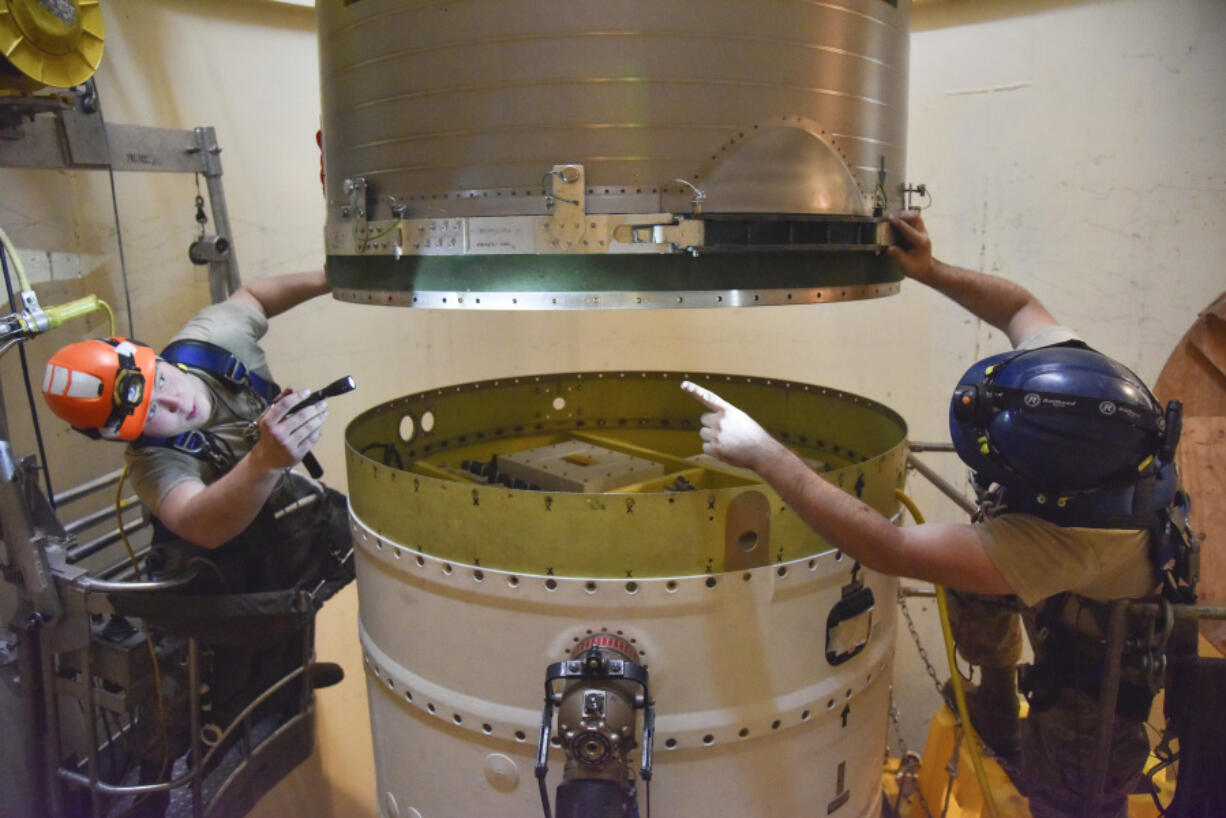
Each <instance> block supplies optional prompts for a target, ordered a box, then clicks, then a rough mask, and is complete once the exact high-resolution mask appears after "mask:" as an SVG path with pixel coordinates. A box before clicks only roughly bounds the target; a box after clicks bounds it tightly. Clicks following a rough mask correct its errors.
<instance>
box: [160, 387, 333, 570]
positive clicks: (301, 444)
mask: <svg viewBox="0 0 1226 818" xmlns="http://www.w3.org/2000/svg"><path fill="white" fill-rule="evenodd" d="M307 394H308V393H307V392H305V391H303V392H286V393H283V394H282V396H281V397H280V398H279V399H278V400H277V401H276V402H275V403H274V404H273V405H272V406H270V407H268V410H267V411H265V412H264V414H263V416H261V418H260V421H259V424H260V439H259V440H258V441H257V442H256V444H255V446H253V447H252V448H251V451H250V452H248V453H247V455H246V456H245V457H243V458H242V459H241V460H239V461H238V462H237V463H235V464H234V467H233V468H231V469H230V471H228V472H226V474H225V475H223V476H222V477H221V478H220V479H218V480H216V481H215V482H213V483H210V484H208V485H207V486H206V485H205V484H204V483H202V482H200V481H199V480H190V481H187V482H184V483H179V484H178V485H177V486H175V487H174V488H172V489H171V490H170V491H169V492H167V493H166V496H165V497H163V498H162V499H161V500H160V501H159V502H158V507H157V509H156V510H155V511H154V513H155V514H156V515H157V516H158V519H160V520H161V521H162V522H163V523H165V524H166V526H167V527H169V528H170V530H171V531H173V532H174V533H175V534H177V535H179V536H180V537H182V538H183V539H185V540H187V541H189V542H193V543H195V544H197V545H201V546H204V547H205V548H216V547H217V546H219V545H222V544H223V543H226V542H228V541H229V540H231V539H233V538H234V537H237V536H238V535H239V534H241V533H242V532H243V530H244V529H245V528H247V526H249V525H251V523H252V522H254V521H255V518H256V515H257V514H259V513H260V509H261V508H263V506H264V503H265V502H266V501H267V500H268V497H269V495H271V494H272V491H273V489H274V488H276V486H277V482H278V481H279V480H280V479H281V475H282V474H283V473H284V472H285V470H286V469H289V468H291V467H293V466H294V465H296V464H297V463H298V462H299V461H300V460H302V458H303V457H304V456H306V453H307V452H309V451H310V450H311V447H312V446H314V445H315V444H316V443H317V442H319V437H320V435H321V434H322V432H323V424H324V421H325V420H326V419H327V417H328V406H327V404H326V403H323V402H320V403H317V404H315V405H314V406H311V407H308V408H307V409H304V410H303V411H301V412H298V413H295V414H293V415H289V414H288V412H289V410H290V409H292V408H293V407H294V406H295V405H296V404H298V403H299V402H301V401H302V400H303V399H304V398H305V397H306V396H307Z"/></svg>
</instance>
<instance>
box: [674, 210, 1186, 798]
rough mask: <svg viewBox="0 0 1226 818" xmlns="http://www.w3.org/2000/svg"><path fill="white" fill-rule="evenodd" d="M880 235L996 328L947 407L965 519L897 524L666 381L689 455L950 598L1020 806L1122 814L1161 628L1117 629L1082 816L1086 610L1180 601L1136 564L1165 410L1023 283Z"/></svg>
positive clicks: (988, 724)
mask: <svg viewBox="0 0 1226 818" xmlns="http://www.w3.org/2000/svg"><path fill="white" fill-rule="evenodd" d="M891 222H892V224H893V226H894V228H895V230H896V232H897V234H898V236H899V238H900V245H899V246H896V247H891V248H890V251H889V252H890V256H891V258H893V259H894V261H895V263H897V264H898V265H899V267H900V268H901V269H902V270H903V272H904V273H905V274H906V275H907V276H908V277H910V278H913V279H915V280H916V281H919V282H921V283H923V284H926V285H928V286H930V287H932V288H934V289H936V290H937V291H938V292H941V293H943V294H945V295H946V296H948V297H950V298H952V299H953V300H954V301H956V302H957V303H959V304H961V305H962V306H963V307H965V308H966V309H967V310H969V311H970V312H971V313H973V314H974V315H976V316H977V317H979V318H980V319H982V320H984V321H986V322H988V323H989V324H991V325H992V326H994V327H997V328H998V329H1000V330H1001V331H1003V332H1004V333H1005V334H1006V335H1007V336H1008V338H1009V340H1010V342H1012V344H1013V347H1014V349H1013V351H1012V352H1009V353H1005V354H1002V355H994V356H992V357H990V358H987V359H985V360H984V361H980V362H979V363H977V364H975V365H974V366H972V367H971V369H970V370H969V371H968V372H967V373H966V374H965V375H964V376H963V377H962V379H961V380H960V382H959V384H958V386H957V388H956V389H955V392H954V396H953V400H952V401H951V407H950V431H951V434H952V436H953V440H954V445H955V448H956V450H957V452H958V454H959V456H960V457H961V458H962V459H963V461H965V462H966V464H967V465H968V466H970V467H971V469H972V470H973V477H974V483H975V487H976V491H977V493H978V496H979V500H980V512H979V514H978V515H976V517H975V520H974V522H972V523H970V524H953V523H927V524H925V525H917V526H910V527H906V528H900V527H897V526H895V525H893V524H891V523H890V521H889V520H887V519H886V518H885V517H883V516H882V515H881V514H879V513H877V512H876V511H874V510H873V509H871V508H869V507H868V506H867V505H865V504H864V503H862V502H860V501H859V500H858V499H857V498H855V497H854V496H852V495H850V494H848V493H847V492H845V491H842V490H841V489H839V488H837V487H836V486H834V485H832V484H830V483H829V482H827V481H825V480H823V479H822V478H821V477H820V476H819V475H818V474H817V473H816V472H814V471H813V469H812V468H811V467H810V466H809V465H808V464H806V463H805V462H804V461H803V460H801V459H800V458H799V457H797V456H796V455H795V454H794V453H793V452H792V451H791V450H789V449H788V448H786V447H785V446H784V445H783V444H781V443H780V442H778V441H777V440H775V439H774V438H772V437H771V436H770V435H769V434H768V433H767V432H766V431H765V430H763V429H762V427H761V426H759V425H758V424H757V423H756V422H755V421H753V420H752V419H751V418H749V417H748V416H747V415H746V414H745V413H744V412H742V411H740V410H739V409H737V408H736V407H735V406H732V405H731V404H729V403H727V402H726V401H724V400H723V399H722V398H720V397H719V396H717V395H715V394H714V393H712V392H710V391H709V390H706V389H704V388H702V387H699V386H697V385H695V384H692V383H689V382H687V383H686V384H684V385H683V386H682V388H683V389H685V390H686V391H687V392H689V393H690V394H692V395H693V396H694V397H695V398H697V399H698V400H699V401H701V402H702V403H703V404H705V405H706V406H707V408H708V409H709V410H710V411H709V412H707V413H706V414H704V415H703V416H702V423H703V428H702V430H701V432H700V435H701V437H702V440H703V450H704V451H705V452H706V453H708V454H711V455H714V456H716V457H718V458H720V459H721V460H724V461H725V462H728V463H730V464H732V465H736V466H742V467H747V468H750V469H753V470H754V471H756V472H757V473H758V474H759V475H761V476H762V478H763V479H764V480H765V481H766V482H767V483H769V484H770V485H771V486H772V487H773V488H774V489H775V490H776V491H778V492H779V494H780V496H781V497H782V498H783V499H784V500H785V501H786V502H787V503H788V504H789V505H790V506H791V507H792V508H793V509H794V510H795V511H796V512H797V513H798V514H800V515H801V517H802V518H803V519H804V520H805V521H806V522H807V523H808V524H809V525H810V526H812V527H813V528H814V529H815V530H816V531H817V532H818V533H819V534H820V535H821V536H822V537H823V538H825V539H826V540H827V541H828V542H830V543H831V544H833V545H835V546H836V547H838V548H839V549H840V550H842V551H843V552H845V553H847V554H849V555H850V556H852V557H853V558H855V559H856V560H858V561H859V562H860V563H862V564H863V565H864V566H866V567H868V568H870V569H872V570H875V571H879V572H882V573H886V574H894V575H898V576H906V577H912V578H915V579H920V580H927V581H930V582H933V583H937V584H940V585H944V586H946V587H948V588H950V589H952V590H954V591H957V592H959V593H957V594H955V595H954V596H955V604H954V605H952V606H951V607H952V608H953V610H954V614H955V616H954V627H955V635H956V638H957V641H958V649H959V652H961V653H962V654H963V656H964V657H965V658H966V659H967V660H968V661H969V662H971V663H972V664H976V665H978V666H979V667H980V684H979V686H978V687H976V688H974V689H972V690H971V691H970V694H971V695H970V696H969V697H968V698H969V699H970V705H971V706H970V709H971V718H972V721H973V722H974V724H975V726H976V728H977V729H978V730H979V732H980V734H981V736H982V737H983V738H984V740H985V741H986V742H987V743H988V745H989V746H990V747H991V748H992V749H993V750H994V751H995V752H996V753H997V755H998V756H1000V757H1002V758H1005V759H1009V758H1015V757H1016V756H1017V755H1018V754H1019V751H1020V755H1021V761H1022V768H1023V769H1022V775H1021V777H1020V780H1019V781H1018V782H1017V783H1018V785H1019V788H1020V789H1022V791H1023V793H1024V794H1025V795H1027V797H1028V798H1029V799H1030V806H1031V811H1032V813H1033V814H1034V815H1035V816H1036V818H1044V816H1085V815H1092V814H1093V815H1101V816H1111V817H1112V818H1116V816H1121V815H1124V814H1126V809H1127V804H1126V800H1127V795H1128V793H1129V792H1130V791H1131V790H1132V788H1133V786H1134V785H1135V784H1136V782H1137V780H1138V778H1139V776H1140V774H1141V770H1142V766H1143V765H1144V762H1145V759H1146V757H1147V755H1148V751H1149V744H1148V741H1147V738H1146V735H1145V730H1144V721H1145V719H1146V718H1147V716H1148V713H1149V706H1150V703H1151V700H1152V697H1153V694H1154V693H1155V692H1156V690H1157V689H1158V687H1159V686H1160V684H1161V675H1160V671H1159V672H1157V673H1155V672H1154V671H1153V670H1152V668H1154V667H1160V666H1161V657H1162V644H1161V639H1160V637H1161V636H1164V634H1162V633H1161V631H1162V629H1161V628H1160V627H1158V626H1156V624H1155V623H1154V622H1153V621H1152V617H1151V618H1150V619H1149V620H1148V621H1146V620H1145V619H1144V617H1142V618H1138V619H1136V620H1135V621H1133V620H1130V621H1129V623H1128V627H1129V645H1130V647H1129V649H1128V651H1126V654H1125V657H1124V670H1123V673H1122V679H1121V682H1120V684H1119V686H1118V690H1116V691H1114V693H1113V695H1114V696H1115V698H1116V700H1117V705H1116V708H1115V711H1116V714H1115V719H1114V725H1113V729H1112V731H1111V735H1110V752H1109V756H1108V764H1107V769H1106V775H1105V784H1104V787H1103V792H1102V796H1101V798H1100V799H1098V803H1099V805H1100V807H1099V811H1098V812H1097V813H1095V812H1093V808H1092V805H1093V803H1094V802H1095V798H1096V792H1095V790H1096V784H1097V782H1095V781H1091V779H1092V778H1094V775H1093V774H1092V770H1091V767H1092V766H1093V763H1092V756H1093V753H1094V748H1095V745H1096V738H1097V732H1096V728H1097V724H1098V712H1099V693H1100V685H1101V680H1102V668H1103V666H1104V664H1105V662H1104V658H1105V656H1104V650H1103V648H1102V643H1103V640H1104V637H1105V633H1106V612H1107V610H1108V609H1107V606H1106V605H1105V604H1104V603H1106V602H1107V601H1109V600H1116V599H1139V598H1144V597H1149V596H1154V595H1156V594H1157V593H1158V592H1159V591H1160V590H1161V589H1164V588H1165V591H1166V592H1167V595H1168V596H1174V597H1180V596H1181V595H1183V597H1186V596H1188V595H1190V593H1191V589H1190V587H1189V586H1188V584H1187V582H1186V581H1185V582H1183V583H1181V582H1180V580H1179V575H1180V572H1179V571H1176V570H1160V566H1161V567H1162V568H1163V569H1170V568H1171V562H1172V561H1168V560H1166V557H1165V556H1164V557H1163V559H1161V560H1158V559H1155V558H1154V555H1155V554H1156V553H1159V552H1161V553H1163V554H1164V555H1165V554H1166V552H1165V551H1163V549H1160V548H1158V547H1157V543H1156V542H1155V540H1156V539H1161V538H1159V537H1157V535H1156V534H1154V533H1152V532H1155V531H1157V522H1158V520H1159V518H1160V515H1163V514H1165V513H1167V511H1168V509H1169V508H1171V507H1173V505H1174V504H1175V499H1176V497H1177V480H1176V477H1175V472H1174V467H1173V465H1172V461H1173V453H1174V443H1175V440H1176V438H1177V430H1175V429H1173V430H1172V431H1171V433H1169V434H1168V432H1167V429H1166V427H1167V425H1168V418H1167V416H1166V415H1165V414H1164V412H1163V411H1162V409H1161V407H1160V406H1159V405H1158V403H1157V401H1156V400H1155V399H1154V397H1153V396H1152V395H1151V394H1150V392H1149V390H1148V389H1147V388H1146V387H1145V384H1144V383H1143V382H1142V381H1141V380H1140V379H1139V378H1137V376H1136V375H1134V374H1133V373H1132V372H1130V371H1129V370H1128V369H1126V368H1125V367H1123V366H1122V365H1120V364H1118V363H1116V362H1115V361H1112V360H1111V359H1109V358H1107V357H1106V356H1104V355H1102V354H1101V353H1098V352H1096V351H1094V350H1092V349H1090V348H1089V347H1088V346H1087V345H1086V344H1085V343H1084V342H1083V341H1082V340H1081V339H1080V338H1078V336H1077V335H1076V334H1075V333H1074V332H1072V331H1071V330H1069V329H1067V328H1065V327H1062V326H1060V324H1059V323H1058V322H1057V321H1056V320H1055V319H1054V318H1053V317H1052V315H1051V313H1049V312H1048V311H1047V309H1046V308H1044V306H1043V305H1042V304H1041V303H1040V302H1039V301H1038V300H1037V299H1036V298H1035V297H1034V296H1033V295H1032V294H1031V293H1029V292H1028V291H1027V290H1025V289H1024V288H1023V287H1020V286H1018V285H1017V284H1014V283H1013V282H1010V281H1007V280H1005V279H1002V278H998V277H996V276H991V275H985V274H982V273H977V272H973V271H971V270H966V269H963V268H959V267H954V266H952V265H949V264H945V263H943V262H941V261H938V260H937V259H935V258H933V256H932V251H931V243H930V241H929V237H928V234H927V232H926V229H925V227H924V223H923V220H922V219H921V218H920V216H919V214H918V212H908V213H904V214H902V215H901V216H895V217H892V218H891ZM1175 419H1176V416H1172V418H1171V420H1172V421H1174V420H1175ZM1170 425H1171V426H1173V427H1177V425H1178V424H1177V423H1176V422H1171V423H1170ZM1162 519H1163V520H1165V519H1166V518H1165V517H1162ZM1188 550H1191V549H1190V548H1189V549H1188ZM1174 561H1177V560H1174ZM1191 573H1192V572H1191V571H1185V572H1184V574H1186V575H1189V576H1190V575H1191ZM1019 608H1020V610H1021V611H1022V612H1023V614H1024V619H1025V623H1026V625H1027V629H1028V633H1029V634H1030V637H1031V643H1032V646H1033V647H1034V649H1035V657H1036V661H1035V664H1034V665H1033V666H1032V667H1031V668H1030V670H1029V672H1028V674H1027V676H1026V678H1025V680H1024V687H1025V689H1026V693H1027V698H1028V699H1029V702H1030V713H1029V716H1028V718H1027V719H1026V720H1025V722H1024V724H1022V725H1019V721H1018V710H1019V705H1018V697H1017V684H1016V678H1017V674H1016V664H1017V661H1018V659H1019V658H1020V655H1021V632H1020V627H1019V625H1018V616H1017V612H1018V610H1019Z"/></svg>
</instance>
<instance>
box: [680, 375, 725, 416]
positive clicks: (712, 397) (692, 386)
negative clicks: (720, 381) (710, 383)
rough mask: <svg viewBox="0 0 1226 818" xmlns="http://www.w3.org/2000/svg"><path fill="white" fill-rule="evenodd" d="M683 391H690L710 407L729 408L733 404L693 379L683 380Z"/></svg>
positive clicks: (695, 397) (716, 408)
mask: <svg viewBox="0 0 1226 818" xmlns="http://www.w3.org/2000/svg"><path fill="white" fill-rule="evenodd" d="M681 391H683V392H686V393H688V394H689V395H690V396H691V397H693V398H694V399H695V400H697V401H698V402H699V403H702V404H704V405H705V406H706V407H707V408H708V409H715V410H720V409H727V408H728V407H729V406H730V405H731V404H729V403H728V401H726V400H724V399H723V398H721V397H720V396H719V395H717V394H715V393H714V392H712V391H711V390H710V389H705V388H703V387H701V386H699V385H698V384H696V383H694V382H693V381H682V382H681Z"/></svg>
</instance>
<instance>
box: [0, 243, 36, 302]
mask: <svg viewBox="0 0 1226 818" xmlns="http://www.w3.org/2000/svg"><path fill="white" fill-rule="evenodd" d="M0 244H3V245H4V249H5V251H6V252H7V253H8V255H9V258H11V259H12V260H13V269H14V270H16V271H17V283H18V284H19V285H20V286H21V291H22V292H23V293H24V292H26V291H28V290H29V289H30V279H28V278H26V268H25V265H24V264H22V263H21V256H19V255H17V248H16V247H14V246H13V243H12V242H11V241H9V236H8V233H5V232H4V228H2V227H0Z"/></svg>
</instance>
